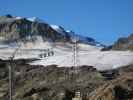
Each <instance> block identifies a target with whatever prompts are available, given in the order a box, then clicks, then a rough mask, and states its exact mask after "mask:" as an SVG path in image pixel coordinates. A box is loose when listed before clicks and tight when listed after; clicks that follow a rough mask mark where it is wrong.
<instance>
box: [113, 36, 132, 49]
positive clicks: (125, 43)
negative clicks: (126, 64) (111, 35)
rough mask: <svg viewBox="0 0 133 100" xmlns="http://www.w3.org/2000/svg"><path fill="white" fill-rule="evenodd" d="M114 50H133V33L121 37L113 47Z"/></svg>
mask: <svg viewBox="0 0 133 100" xmlns="http://www.w3.org/2000/svg"><path fill="white" fill-rule="evenodd" d="M112 49H113V50H133V34H131V35H130V36H128V37H123V38H119V39H118V40H117V41H116V42H115V44H114V45H113V47H112Z"/></svg>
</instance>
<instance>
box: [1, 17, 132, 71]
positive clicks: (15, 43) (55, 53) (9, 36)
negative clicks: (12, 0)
mask: <svg viewBox="0 0 133 100" xmlns="http://www.w3.org/2000/svg"><path fill="white" fill-rule="evenodd" d="M75 39H76V41H77V47H76V48H77V51H76V53H77V55H76V57H77V58H76V62H77V66H82V65H90V66H94V67H95V68H97V69H98V70H106V69H112V68H117V67H121V66H123V65H128V64H132V63H133V62H132V61H133V52H131V51H115V50H113V51H101V49H102V48H103V47H104V45H103V44H101V43H99V42H97V41H96V40H95V39H93V38H91V37H85V36H81V35H78V34H76V33H74V32H73V31H68V30H65V29H64V28H63V27H62V26H58V25H50V24H48V23H46V22H45V21H43V20H40V19H39V18H36V17H33V18H24V17H17V16H15V17H14V16H11V15H6V16H1V17H0V59H3V60H6V59H9V58H10V57H11V56H12V54H13V53H14V52H15V50H16V49H17V48H19V49H18V51H17V53H16V54H15V58H14V59H22V58H23V59H38V60H37V61H34V62H31V63H29V64H31V65H43V66H47V65H53V64H55V65H58V67H72V66H74V59H75V58H74V52H75V51H74V43H73V41H74V40H75Z"/></svg>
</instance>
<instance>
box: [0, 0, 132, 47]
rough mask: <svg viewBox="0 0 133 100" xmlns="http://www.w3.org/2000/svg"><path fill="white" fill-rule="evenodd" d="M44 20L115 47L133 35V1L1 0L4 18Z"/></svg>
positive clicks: (1, 11)
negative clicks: (15, 17) (12, 16)
mask: <svg viewBox="0 0 133 100" xmlns="http://www.w3.org/2000/svg"><path fill="white" fill-rule="evenodd" d="M5 14H12V15H15V16H25V17H32V16H36V17H40V18H41V19H44V20H45V21H46V22H48V23H50V24H57V25H61V26H63V27H64V28H65V29H68V30H73V31H75V32H76V33H78V34H83V35H85V36H90V37H93V38H95V39H96V40H97V41H100V42H102V43H106V44H111V43H113V42H114V41H116V40H117V38H118V37H122V36H128V35H129V34H130V33H133V0H0V15H5Z"/></svg>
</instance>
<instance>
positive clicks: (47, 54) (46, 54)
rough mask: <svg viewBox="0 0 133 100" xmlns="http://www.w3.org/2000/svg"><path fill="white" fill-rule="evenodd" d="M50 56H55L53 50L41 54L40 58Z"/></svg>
mask: <svg viewBox="0 0 133 100" xmlns="http://www.w3.org/2000/svg"><path fill="white" fill-rule="evenodd" d="M50 56H54V52H53V51H48V52H45V53H41V54H39V58H46V57H50Z"/></svg>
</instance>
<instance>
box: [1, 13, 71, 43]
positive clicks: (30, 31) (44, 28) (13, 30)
mask: <svg viewBox="0 0 133 100" xmlns="http://www.w3.org/2000/svg"><path fill="white" fill-rule="evenodd" d="M36 36H41V37H42V39H43V40H44V41H46V40H51V41H69V40H70V38H69V36H68V35H67V34H66V35H65V36H64V34H60V33H58V32H56V31H55V30H53V29H52V28H51V27H50V26H49V25H48V24H47V23H39V22H36V21H35V22H32V21H29V20H27V19H26V18H20V19H16V17H12V16H11V15H6V16H1V17H0V37H1V38H2V39H3V40H6V41H8V42H11V41H16V40H23V41H24V40H25V41H26V40H30V41H35V37H36ZM2 39H1V40H2Z"/></svg>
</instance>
